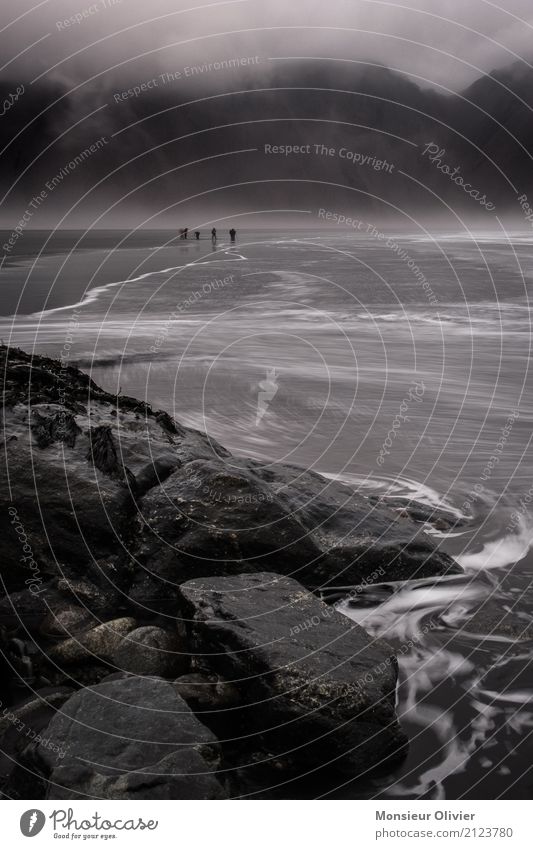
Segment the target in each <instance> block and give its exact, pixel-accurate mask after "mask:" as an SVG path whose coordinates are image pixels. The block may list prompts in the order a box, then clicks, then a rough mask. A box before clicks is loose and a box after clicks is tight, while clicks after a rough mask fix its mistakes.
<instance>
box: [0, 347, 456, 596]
mask: <svg viewBox="0 0 533 849" xmlns="http://www.w3.org/2000/svg"><path fill="white" fill-rule="evenodd" d="M1 354H2V357H1V359H2V360H3V363H0V366H1V365H3V371H4V374H5V393H4V394H5V407H4V439H5V445H4V451H5V455H6V463H5V467H4V468H3V481H0V492H2V493H3V496H4V498H5V499H6V501H7V503H6V509H5V510H0V522H2V523H3V526H4V527H3V534H4V538H5V543H4V554H5V567H4V580H6V581H7V582H8V585H9V587H10V588H11V589H13V590H18V589H21V588H22V587H24V586H25V584H27V582H31V583H32V586H33V587H34V590H35V591H36V590H38V589H39V587H40V585H41V583H42V582H43V581H44V580H45V579H46V580H48V579H50V578H57V575H58V574H60V573H61V570H62V568H63V566H64V565H65V566H66V567H68V568H70V569H71V570H74V572H75V573H76V572H77V574H78V576H80V575H81V576H83V577H84V579H86V578H87V577H88V576H90V579H91V581H92V582H93V583H95V584H96V585H98V586H100V587H102V588H103V589H105V591H106V593H109V592H112V591H113V592H117V591H118V592H122V593H126V594H127V595H128V597H129V598H132V599H134V600H136V601H139V602H140V601H141V600H142V599H144V600H145V601H146V602H147V606H148V607H150V600H151V599H153V601H154V605H153V607H154V610H155V612H162V610H163V609H164V607H165V604H166V603H168V601H169V599H172V598H175V596H176V592H177V587H178V586H179V584H180V583H182V582H183V581H184V580H187V579H191V578H195V577H201V576H202V575H212V574H223V575H224V574H235V573H239V572H253V571H263V570H265V569H273V570H275V571H276V572H278V573H279V572H281V573H284V574H288V575H294V576H295V577H296V578H297V579H298V580H300V581H302V582H303V583H305V584H306V585H307V586H309V587H311V588H318V587H325V586H346V585H348V584H354V583H358V582H361V581H365V582H372V581H375V580H376V573H377V574H378V576H379V579H380V580H405V579H408V578H412V577H426V576H428V575H441V574H444V573H449V572H455V571H458V570H459V567H458V566H457V565H456V564H455V563H454V561H453V560H452V559H451V558H450V557H448V556H447V555H446V554H444V553H443V552H441V551H439V550H437V549H436V547H435V545H434V543H433V542H432V540H431V538H430V537H429V536H427V535H426V534H425V533H424V529H423V527H422V526H421V525H420V524H419V523H417V522H415V521H413V520H412V519H411V518H410V517H409V516H408V515H405V516H399V515H398V513H397V512H395V511H394V510H391V509H389V507H388V506H387V505H386V504H384V503H382V502H378V503H374V502H373V501H372V500H371V499H370V498H369V497H368V496H367V495H365V494H362V493H359V492H354V490H353V489H351V488H350V487H347V486H345V485H343V484H340V483H337V482H335V481H331V480H328V479H326V478H323V477H321V476H320V475H318V474H315V473H313V472H308V471H304V470H302V469H299V468H297V467H292V466H282V465H268V466H262V465H261V464H260V463H257V462H254V461H251V460H245V459H242V458H235V457H232V456H231V455H230V454H229V452H227V451H226V450H225V449H223V448H222V447H221V446H220V445H218V444H217V443H216V442H214V441H213V440H211V439H209V438H208V437H206V436H205V435H203V434H200V433H198V432H197V431H193V430H191V429H187V428H183V427H182V426H181V425H178V424H176V423H175V422H174V421H173V419H171V417H170V416H169V415H168V413H164V412H154V411H153V410H152V409H151V408H150V407H149V405H147V404H146V403H144V402H140V401H136V400H135V399H131V398H123V397H121V396H118V397H116V396H112V395H109V394H108V393H105V392H103V391H102V390H101V389H99V388H98V387H97V386H96V385H95V384H94V383H92V382H91V381H90V380H89V378H88V377H87V376H86V375H83V374H82V373H81V372H79V371H77V370H75V369H72V368H69V369H62V368H61V366H60V364H59V363H57V362H55V361H53V360H48V359H46V358H42V357H33V358H30V357H29V356H27V355H25V354H24V353H23V352H20V351H15V350H13V349H9V350H6V349H2V351H1ZM15 470H16V487H14V485H13V483H12V481H13V480H14V478H13V475H14V471H15ZM9 509H10V510H11V512H8V511H9ZM30 538H31V539H30ZM24 545H26V546H27V548H26V549H24ZM24 556H25V557H26V558H27V559H25V560H23V559H22V557H24ZM74 577H75V575H74Z"/></svg>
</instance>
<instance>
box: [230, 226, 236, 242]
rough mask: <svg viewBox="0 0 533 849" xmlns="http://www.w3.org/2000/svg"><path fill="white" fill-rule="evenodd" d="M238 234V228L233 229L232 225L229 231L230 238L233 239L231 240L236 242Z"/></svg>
mask: <svg viewBox="0 0 533 849" xmlns="http://www.w3.org/2000/svg"><path fill="white" fill-rule="evenodd" d="M236 235H237V231H236V230H234V229H233V227H232V228H231V230H230V231H229V237H230V239H231V241H232V242H234V241H235V236H236Z"/></svg>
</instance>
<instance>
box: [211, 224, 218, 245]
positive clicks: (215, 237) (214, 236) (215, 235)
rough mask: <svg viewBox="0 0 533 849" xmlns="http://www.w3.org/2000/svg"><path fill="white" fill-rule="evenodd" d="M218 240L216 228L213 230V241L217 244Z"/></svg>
mask: <svg viewBox="0 0 533 849" xmlns="http://www.w3.org/2000/svg"><path fill="white" fill-rule="evenodd" d="M216 240H217V230H216V227H213V229H212V230H211V241H212V242H216Z"/></svg>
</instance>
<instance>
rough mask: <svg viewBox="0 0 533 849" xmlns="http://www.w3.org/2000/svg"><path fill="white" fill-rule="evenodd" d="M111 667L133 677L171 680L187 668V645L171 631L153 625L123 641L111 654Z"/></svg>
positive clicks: (131, 633) (188, 660) (188, 664)
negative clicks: (113, 665) (156, 677)
mask: <svg viewBox="0 0 533 849" xmlns="http://www.w3.org/2000/svg"><path fill="white" fill-rule="evenodd" d="M113 662H114V664H115V666H117V667H118V668H119V669H121V670H123V671H124V672H130V673H132V674H134V675H146V676H150V675H153V676H158V677H161V678H172V677H174V676H176V675H179V673H180V672H184V671H186V670H187V669H188V668H189V666H190V657H189V653H188V651H187V644H186V643H185V642H184V641H183V640H181V639H180V637H179V635H178V633H177V632H176V631H174V632H173V633H170V632H169V631H164V630H163V629H162V628H157V627H155V626H153V625H146V626H144V627H142V628H136V629H135V630H134V631H131V632H130V633H129V634H128V635H127V636H126V637H124V638H123V639H122V640H121V641H120V644H119V645H118V647H117V649H116V651H115V652H114V654H113Z"/></svg>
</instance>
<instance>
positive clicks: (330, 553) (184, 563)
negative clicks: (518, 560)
mask: <svg viewBox="0 0 533 849" xmlns="http://www.w3.org/2000/svg"><path fill="white" fill-rule="evenodd" d="M141 510H142V519H143V522H142V525H141V528H140V533H139V535H138V537H137V539H138V548H137V549H136V555H137V557H138V559H139V561H140V563H143V564H147V565H148V567H149V568H150V569H152V570H156V571H157V573H158V574H160V575H161V577H163V576H164V580H169V577H170V576H171V575H172V573H174V574H176V575H181V576H183V577H193V576H195V575H198V576H201V575H203V574H208V573H211V574H221V575H227V574H235V573H236V572H239V571H240V572H243V571H250V572H252V571H258V570H263V569H266V568H270V569H274V570H275V571H276V572H277V573H282V574H290V575H293V576H294V577H296V578H298V579H299V580H301V581H302V582H303V583H304V584H305V585H306V586H309V587H312V588H318V587H326V586H335V585H337V586H339V585H340V586H347V585H353V584H358V583H361V582H375V581H376V580H407V579H409V578H423V577H428V576H430V575H443V574H454V573H460V572H461V571H462V570H461V568H460V566H458V564H456V563H455V561H453V560H452V558H451V557H449V556H448V555H447V554H444V553H443V552H440V551H438V550H437V549H436V547H435V545H434V543H433V541H432V540H431V538H430V537H429V536H428V535H427V534H425V533H424V531H423V529H422V528H421V527H420V525H417V524H415V523H414V522H412V521H411V520H410V519H408V518H407V519H405V520H404V521H402V522H398V521H397V520H396V514H395V512H394V511H393V510H391V509H389V508H388V507H387V506H386V505H383V504H380V505H375V504H372V503H371V502H370V501H369V500H368V499H367V498H366V496H365V495H361V494H359V493H354V491H353V490H352V489H351V488H349V487H347V486H344V485H342V484H339V483H337V482H334V481H328V480H326V479H325V478H322V477H321V476H320V475H316V474H314V473H312V472H305V471H303V470H301V469H298V468H293V467H289V466H275V465H274V466H270V467H268V469H264V468H263V467H262V466H261V465H260V464H259V463H255V462H253V461H248V460H237V459H235V458H233V459H232V460H231V462H229V461H228V463H223V462H222V461H221V460H213V459H211V460H203V459H200V460H195V461H192V462H189V463H186V464H184V465H183V466H181V467H180V468H178V469H177V470H176V471H175V472H173V474H172V475H170V476H169V477H168V478H167V479H166V480H165V482H164V483H163V484H162V486H160V487H158V488H157V489H154V490H152V491H150V492H149V493H148V495H147V496H146V497H145V498H144V499H143V503H142V506H141ZM154 564H155V565H154Z"/></svg>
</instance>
